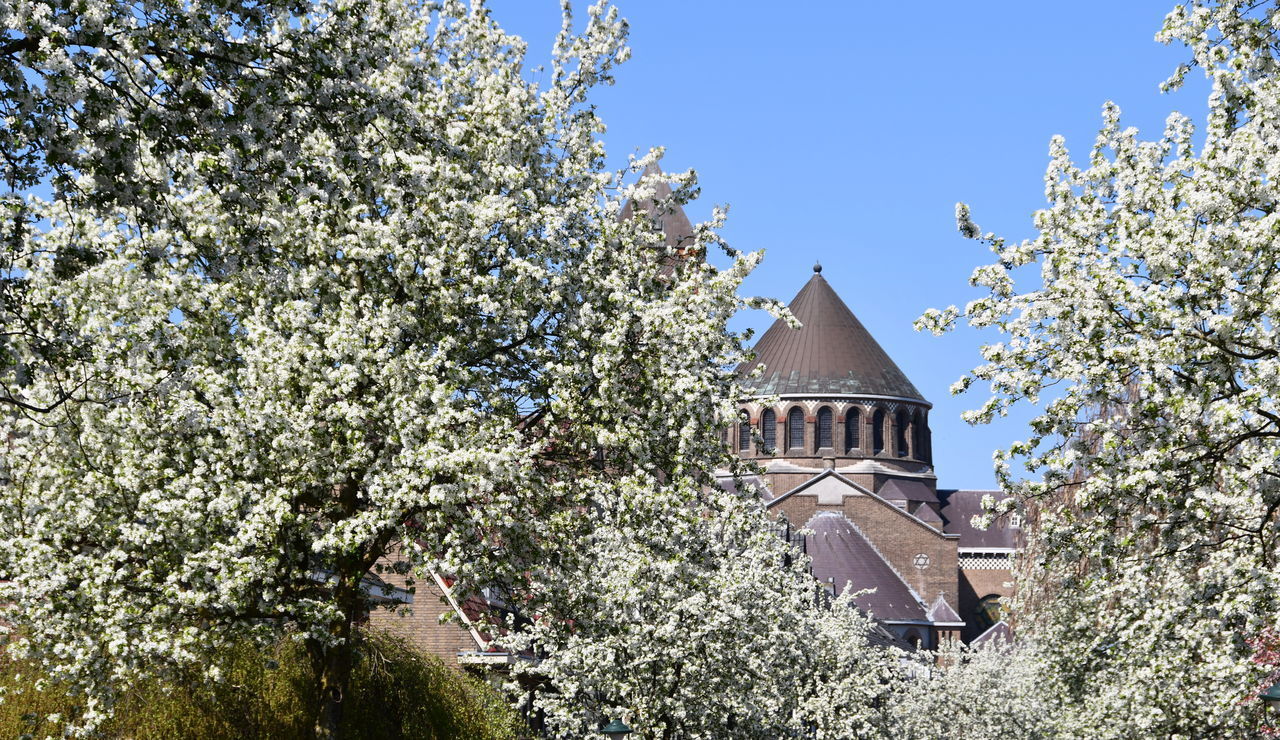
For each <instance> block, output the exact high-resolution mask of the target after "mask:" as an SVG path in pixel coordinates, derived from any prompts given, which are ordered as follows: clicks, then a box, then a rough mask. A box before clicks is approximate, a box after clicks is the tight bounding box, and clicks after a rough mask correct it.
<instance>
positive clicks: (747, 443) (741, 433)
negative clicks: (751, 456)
mask: <svg viewBox="0 0 1280 740" xmlns="http://www.w3.org/2000/svg"><path fill="white" fill-rule="evenodd" d="M738 449H739V450H749V449H751V415H750V414H748V413H747V412H745V411H743V412H742V415H741V416H740V417H739V418H738Z"/></svg>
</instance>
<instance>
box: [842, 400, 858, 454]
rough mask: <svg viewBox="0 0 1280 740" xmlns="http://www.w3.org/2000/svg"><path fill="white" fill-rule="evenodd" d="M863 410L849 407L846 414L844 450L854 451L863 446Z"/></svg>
mask: <svg viewBox="0 0 1280 740" xmlns="http://www.w3.org/2000/svg"><path fill="white" fill-rule="evenodd" d="M861 427H862V412H861V411H859V410H858V409H849V411H848V413H846V414H845V415H844V451H845V452H853V451H854V450H856V449H858V448H859V447H861V446H862V429H861Z"/></svg>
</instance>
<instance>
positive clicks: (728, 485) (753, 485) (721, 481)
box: [716, 475, 774, 502]
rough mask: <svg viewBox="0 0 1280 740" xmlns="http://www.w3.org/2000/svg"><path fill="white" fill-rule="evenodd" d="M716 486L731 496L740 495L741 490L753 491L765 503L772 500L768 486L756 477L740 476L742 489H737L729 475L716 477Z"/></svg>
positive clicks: (771, 493)
mask: <svg viewBox="0 0 1280 740" xmlns="http://www.w3.org/2000/svg"><path fill="white" fill-rule="evenodd" d="M716 485H718V486H720V490H722V491H725V492H726V493H732V494H738V493H742V490H743V489H745V490H749V491H753V492H755V493H757V494H759V495H760V497H761V498H762V499H764V500H765V501H766V502H768V501H772V500H773V498H774V496H773V491H772V490H770V489H769V486H768V485H766V484H765V482H764V481H763V480H761V479H760V477H759V476H756V475H744V476H742V486H743V489H739V488H738V484H737V483H736V482H734V480H733V476H731V475H723V476H718V477H717V478H716Z"/></svg>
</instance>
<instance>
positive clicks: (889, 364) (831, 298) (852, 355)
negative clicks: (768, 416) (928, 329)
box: [738, 265, 924, 402]
mask: <svg viewBox="0 0 1280 740" xmlns="http://www.w3.org/2000/svg"><path fill="white" fill-rule="evenodd" d="M813 269H814V273H813V277H812V278H810V279H809V282H808V283H806V284H805V286H804V287H803V288H801V289H800V292H799V293H797V294H796V297H795V298H793V299H792V300H791V305H790V308H791V313H792V314H794V315H795V317H796V319H798V320H799V321H800V323H801V324H802V326H801V328H799V329H792V328H791V327H790V326H789V325H788V324H787V322H785V321H782V320H781V319H779V320H778V321H775V322H774V323H773V326H771V327H769V330H768V331H766V332H765V333H764V336H763V337H761V338H760V341H759V342H757V343H756V346H755V351H756V358H755V359H754V360H751V361H749V362H745V363H743V364H742V365H740V366H739V367H738V374H739V375H741V376H743V377H744V378H745V377H746V376H747V375H748V374H749V373H750V372H751V371H752V370H753V369H755V367H756V366H758V365H764V366H765V367H764V371H763V374H762V375H761V376H760V377H759V378H754V379H748V380H745V381H744V384H745V385H746V386H747V387H748V388H749V389H750V390H752V391H754V392H755V393H758V394H760V395H773V394H778V395H782V394H797V395H822V394H835V393H838V394H850V395H864V396H891V397H896V398H908V399H912V400H917V401H921V402H923V401H924V397H923V396H921V395H920V391H918V390H916V387H915V386H914V385H912V384H911V381H910V380H907V376H906V375H905V374H903V372H902V370H901V369H899V368H898V366H897V365H896V364H894V362H893V360H892V359H890V358H889V355H888V354H887V353H885V351H884V349H883V348H882V347H881V346H880V344H879V343H878V342H876V340H875V338H873V337H872V336H871V334H870V333H869V332H868V331H867V330H866V328H865V327H863V325H862V322H860V321H858V317H857V316H854V315H853V312H852V311H850V310H849V307H848V306H846V305H845V304H844V301H842V300H840V296H838V295H836V292H835V291H834V290H832V288H831V286H830V285H829V284H828V283H827V281H826V280H825V279H824V278H823V277H822V266H821V265H815V266H814V268H813Z"/></svg>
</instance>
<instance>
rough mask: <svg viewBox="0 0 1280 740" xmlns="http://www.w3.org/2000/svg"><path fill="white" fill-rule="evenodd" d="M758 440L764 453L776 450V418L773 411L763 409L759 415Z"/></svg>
mask: <svg viewBox="0 0 1280 740" xmlns="http://www.w3.org/2000/svg"><path fill="white" fill-rule="evenodd" d="M760 439H761V441H762V442H764V451H765V452H768V453H772V452H773V451H774V450H776V449H777V448H778V417H777V415H776V414H774V413H773V409H765V410H764V413H763V414H760Z"/></svg>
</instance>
